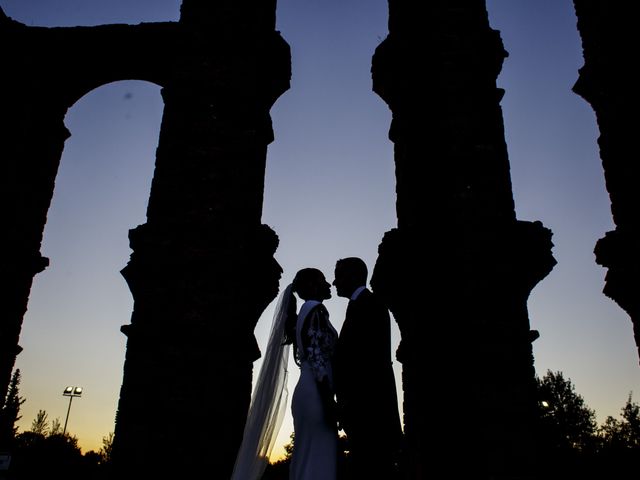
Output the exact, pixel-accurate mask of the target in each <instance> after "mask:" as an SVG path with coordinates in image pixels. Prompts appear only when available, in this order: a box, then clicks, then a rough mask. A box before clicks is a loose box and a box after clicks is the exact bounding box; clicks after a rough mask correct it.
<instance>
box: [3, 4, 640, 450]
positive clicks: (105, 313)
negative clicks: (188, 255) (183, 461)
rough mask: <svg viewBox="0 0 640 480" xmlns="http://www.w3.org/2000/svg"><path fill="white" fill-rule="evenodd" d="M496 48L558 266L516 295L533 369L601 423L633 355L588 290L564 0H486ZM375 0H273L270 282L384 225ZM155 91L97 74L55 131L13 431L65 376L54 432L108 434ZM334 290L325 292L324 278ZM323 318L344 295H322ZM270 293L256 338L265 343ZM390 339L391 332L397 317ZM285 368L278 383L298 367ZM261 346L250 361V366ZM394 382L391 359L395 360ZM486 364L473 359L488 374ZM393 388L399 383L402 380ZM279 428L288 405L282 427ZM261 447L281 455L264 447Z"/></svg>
mask: <svg viewBox="0 0 640 480" xmlns="http://www.w3.org/2000/svg"><path fill="white" fill-rule="evenodd" d="M179 5H180V1H179V0H138V1H136V2H130V1H129V0H110V1H109V2H104V1H100V0H29V1H28V2H25V0H0V6H2V8H3V9H4V10H5V13H6V14H7V15H9V16H11V17H12V18H14V19H16V20H19V21H21V22H23V23H25V24H27V25H38V26H73V25H96V24H103V23H131V24H136V23H140V22H143V21H144V22H152V21H171V20H177V19H178V16H179ZM487 7H488V10H489V15H490V21H491V25H492V27H493V28H495V29H497V30H500V32H501V36H502V40H503V42H504V44H505V48H506V50H507V51H508V52H509V54H510V56H509V57H508V58H507V59H506V60H505V63H504V67H503V71H502V74H501V75H500V77H499V78H498V86H499V87H502V88H504V89H505V90H506V94H505V97H504V98H503V100H502V102H501V104H502V107H503V113H504V120H505V134H506V140H507V146H508V151H509V157H510V162H511V176H512V182H513V189H514V199H515V204H516V211H517V216H518V218H519V219H521V220H540V221H542V222H543V223H544V224H545V225H546V226H547V227H549V228H551V230H552V231H553V232H554V237H553V242H554V244H555V247H554V256H555V258H556V259H557V261H558V265H557V266H556V267H555V268H554V270H553V271H552V272H551V274H550V275H549V276H548V277H547V278H546V279H544V280H543V281H542V282H541V283H540V284H539V285H538V286H537V287H536V288H535V289H534V291H533V293H532V295H531V297H530V301H529V311H530V320H531V326H532V328H535V329H537V330H539V331H540V334H541V337H540V338H539V339H538V340H537V341H536V342H535V343H534V354H535V362H536V370H537V372H538V374H540V375H544V373H545V372H546V371H547V369H551V370H553V371H558V370H559V371H562V372H563V373H564V374H565V377H568V378H570V379H571V380H572V382H573V383H574V385H575V387H576V390H577V392H578V393H580V394H581V395H582V396H583V397H584V399H585V401H586V403H587V405H588V406H590V407H591V408H593V409H595V410H596V413H597V417H598V420H599V421H600V422H601V421H603V420H604V418H605V417H606V416H607V415H612V416H615V417H617V416H618V414H619V411H620V409H621V408H622V406H623V405H624V403H625V402H626V399H627V396H628V394H629V393H630V392H632V391H633V392H634V398H635V399H636V400H638V395H640V370H639V369H638V357H637V353H636V347H635V344H634V342H633V335H632V327H631V322H630V320H629V318H628V317H627V315H626V314H625V313H624V312H623V311H622V310H621V309H620V308H619V307H618V306H617V305H616V304H615V303H613V302H612V301H611V300H609V299H608V298H606V297H605V296H604V295H603V294H602V287H603V285H604V283H603V282H604V275H605V273H606V272H605V270H604V269H602V268H601V267H600V266H598V265H597V264H596V263H595V261H594V256H593V247H594V245H595V243H596V241H597V240H598V239H599V238H600V237H602V236H603V235H604V233H605V232H606V231H608V230H611V229H612V228H613V224H612V220H611V214H610V205H609V199H608V195H607V192H606V190H605V186H604V177H603V173H602V167H601V163H600V159H599V154H598V147H597V143H596V140H597V136H598V130H597V125H596V122H595V115H594V113H593V111H592V110H591V108H590V107H589V105H588V104H587V103H586V102H585V101H584V100H582V99H581V98H580V97H578V96H577V95H575V94H574V93H573V92H572V91H571V87H572V86H573V84H574V82H575V81H576V79H577V75H578V69H579V68H580V67H581V66H582V64H583V60H582V51H581V46H580V38H579V36H578V32H577V30H576V19H575V16H574V13H573V6H572V2H571V0H488V1H487ZM386 15H387V3H386V1H385V0H366V1H365V0H280V1H279V2H278V16H277V24H278V29H279V30H280V31H281V33H282V35H283V37H284V38H285V39H286V40H287V41H288V42H289V44H290V45H291V49H292V62H293V76H292V84H291V89H290V90H289V91H288V92H286V93H285V94H284V95H283V96H282V97H281V98H280V99H279V100H278V102H277V103H276V104H275V105H274V107H273V108H272V111H271V113H272V118H273V123H274V129H275V141H274V142H273V143H272V144H271V145H270V146H269V150H268V159H267V174H266V178H265V202H264V212H263V222H264V223H266V224H268V225H270V226H271V227H272V228H274V230H275V231H276V233H277V234H278V235H279V237H280V246H279V248H278V251H277V252H276V259H277V260H278V261H279V263H280V264H281V265H282V267H283V268H284V274H283V278H282V281H281V287H282V288H284V286H285V285H286V284H287V283H289V282H290V280H291V279H292V278H293V275H294V274H295V272H296V271H297V270H298V269H299V268H302V267H305V266H316V267H318V268H320V269H321V270H323V271H324V272H325V275H326V276H327V278H328V279H329V280H331V278H332V272H333V265H334V262H335V260H336V259H337V258H340V257H344V256H349V255H357V256H361V257H362V258H363V259H365V261H366V262H367V263H368V265H369V266H370V267H373V265H374V263H375V259H376V255H377V247H378V243H379V242H380V240H381V238H382V236H383V234H384V232H385V231H387V230H389V229H390V228H392V227H394V226H395V210H394V209H395V190H394V189H395V185H394V165H393V145H392V144H391V142H390V141H389V140H388V137H387V134H388V129H389V124H390V121H391V114H390V112H389V110H388V109H387V107H386V105H385V104H384V102H383V101H382V100H381V99H380V98H379V97H377V96H376V95H375V94H374V93H373V92H372V91H371V77H370V63H371V55H372V54H373V51H374V49H375V47H376V46H377V45H378V44H379V43H380V41H381V40H382V39H383V38H384V37H385V35H386V33H387V23H386ZM161 115H162V101H161V98H160V92H159V87H157V86H155V85H152V84H149V83H145V82H138V81H128V82H117V83H113V84H110V85H106V86H103V87H101V88H99V89H97V90H94V91H93V92H91V93H89V94H88V95H86V96H85V97H84V98H82V99H81V100H79V101H78V102H77V103H76V104H75V105H74V106H73V107H72V108H71V109H70V110H69V112H68V114H67V117H66V120H65V122H66V125H67V127H68V128H69V130H70V131H71V133H72V136H71V138H69V139H68V140H67V142H66V144H65V151H64V154H63V158H62V163H61V167H60V170H59V175H58V178H57V181H56V191H55V194H54V198H53V202H52V206H51V210H50V212H49V216H48V223H47V227H46V230H45V238H44V244H43V248H42V252H43V254H44V255H45V256H47V257H49V258H50V259H51V265H50V267H49V268H48V269H47V270H45V271H44V272H42V273H40V274H39V275H37V276H36V279H35V281H34V286H33V289H32V294H31V300H30V303H29V310H28V312H27V315H26V317H25V320H24V325H23V330H22V336H21V341H20V343H21V345H22V346H23V347H24V351H23V353H21V354H20V356H19V357H18V361H17V364H16V366H17V367H18V368H20V369H21V372H22V376H23V381H22V385H21V393H22V395H23V396H24V397H26V399H27V402H26V403H25V404H24V405H23V410H22V413H23V420H22V421H21V423H20V426H21V428H22V429H28V428H29V426H30V423H31V421H32V420H33V418H34V417H35V414H36V412H37V411H38V410H40V409H43V410H46V411H47V412H48V413H49V417H50V418H51V419H54V418H56V417H57V418H59V419H60V420H61V421H62V422H64V419H65V415H66V411H67V406H68V399H67V398H66V397H63V396H62V390H63V389H64V387H65V386H67V385H81V386H83V387H84V389H85V393H84V394H83V397H82V398H80V399H76V400H74V402H73V406H72V409H71V413H70V417H69V426H68V430H69V431H70V432H71V433H72V434H75V435H77V436H78V437H79V440H80V444H81V445H82V446H83V449H84V450H85V451H86V450H89V449H97V448H99V447H100V442H101V438H102V437H103V436H105V435H107V433H109V432H111V431H113V422H114V415H115V409H116V406H117V400H118V394H119V388H120V383H121V376H122V365H123V361H124V349H125V344H126V343H125V337H124V335H122V334H121V333H120V332H119V328H120V326H121V325H123V324H127V323H129V317H130V313H131V309H132V306H133V300H132V297H131V294H130V293H129V291H128V288H127V286H126V283H125V282H124V280H123V278H122V277H121V276H120V274H119V271H120V269H122V268H123V267H124V266H125V265H126V263H127V261H128V258H129V254H130V249H129V247H128V240H127V232H128V230H129V229H130V228H133V227H135V226H136V225H139V224H141V223H144V221H145V209H146V205H147V197H148V193H149V187H150V181H151V176H152V173H153V162H154V154H155V148H156V144H157V139H158V131H159V125H160V119H161ZM334 293H335V292H334ZM327 306H328V308H329V312H330V314H331V318H332V321H333V323H334V325H335V326H336V327H337V328H339V327H340V326H341V324H342V319H343V314H344V310H345V308H346V301H345V300H344V299H342V298H337V297H335V295H334V298H332V299H331V300H329V301H328V302H327ZM272 312H273V306H270V307H269V308H267V310H266V311H265V313H264V314H263V316H262V318H261V320H260V322H259V324H258V327H257V329H256V335H257V336H258V340H259V342H260V344H261V346H262V347H264V346H265V345H266V341H267V335H268V331H269V328H270V324H271V315H272ZM393 333H394V347H395V345H397V342H398V341H399V338H398V331H397V329H396V328H395V327H394V332H393ZM291 365H292V377H291V381H290V384H291V387H290V392H291V393H292V392H293V385H294V383H295V381H296V379H297V372H296V371H295V368H293V363H291ZM259 367H260V361H258V362H256V370H257V369H258V368H259ZM395 367H396V376H397V380H398V384H399V382H400V372H401V365H400V364H398V363H397V362H396V364H395ZM494 373H495V372H487V375H492V374H494ZM399 388H400V387H399ZM291 430H292V426H291V420H290V416H289V417H288V418H287V419H286V420H285V423H284V425H283V427H282V431H281V435H280V437H281V441H280V443H281V444H283V443H285V442H286V441H287V440H288V437H289V434H290V432H291ZM274 453H276V454H277V453H278V450H277V448H276V451H274Z"/></svg>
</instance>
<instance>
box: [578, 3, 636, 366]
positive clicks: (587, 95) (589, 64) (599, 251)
mask: <svg viewBox="0 0 640 480" xmlns="http://www.w3.org/2000/svg"><path fill="white" fill-rule="evenodd" d="M574 6H575V11H576V15H577V18H578V30H579V33H580V35H581V37H582V51H583V56H584V66H583V67H582V68H581V69H580V75H579V78H578V80H577V82H576V84H575V85H574V87H573V91H574V92H575V93H577V94H578V95H580V96H581V97H582V98H584V99H585V100H586V101H587V102H589V104H590V105H591V107H592V108H593V110H594V112H595V114H596V119H597V122H598V128H599V130H600V137H599V138H598V145H599V146H600V158H601V159H602V167H603V169H604V176H605V180H606V186H607V191H608V192H609V198H610V200H611V212H612V214H613V222H614V224H615V229H614V230H613V231H610V232H607V233H606V234H605V236H604V237H603V238H601V239H600V240H599V241H598V243H597V244H596V247H595V256H596V262H597V263H598V264H599V265H602V266H603V267H605V268H607V269H608V270H607V275H606V279H605V282H606V283H605V287H604V294H605V295H606V296H608V297H609V298H611V299H612V300H614V301H615V302H616V303H617V304H618V305H619V306H620V307H621V308H622V309H623V310H624V311H625V312H627V313H628V314H629V316H630V317H631V322H632V323H633V332H634V338H635V343H636V346H637V347H638V354H639V356H640V295H638V292H640V247H639V245H640V209H639V208H638V205H640V193H639V192H638V186H637V184H638V182H639V181H640V167H639V166H638V162H637V160H634V159H633V157H632V156H633V152H634V151H635V149H636V144H635V139H636V137H637V131H636V125H637V122H636V121H634V120H633V119H634V118H635V115H636V113H637V111H638V108H639V107H640V105H639V104H640V102H639V100H640V99H639V96H638V90H637V86H636V80H635V69H634V59H635V57H636V56H637V52H638V39H637V34H636V30H637V25H636V22H635V19H634V18H633V16H632V15H629V12H628V11H627V9H626V6H627V4H626V3H623V2H620V1H609V2H593V1H584V0H574Z"/></svg>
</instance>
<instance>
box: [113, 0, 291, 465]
mask: <svg viewBox="0 0 640 480" xmlns="http://www.w3.org/2000/svg"><path fill="white" fill-rule="evenodd" d="M180 24H181V25H182V27H183V28H184V29H185V31H186V32H187V35H186V37H185V38H186V40H185V42H184V51H183V52H181V54H179V55H178V56H177V58H178V60H177V64H176V65H175V66H174V67H175V72H174V75H173V77H172V78H171V80H170V81H168V82H167V84H166V85H165V87H164V88H163V91H162V95H163V98H164V101H165V109H164V115H163V120H162V125H161V131H160V141H159V145H158V150H157V157H156V168H155V173H154V178H153V182H152V187H151V195H150V200H149V206H148V210H147V222H146V223H145V224H144V225H141V226H139V227H137V228H135V229H133V230H131V232H130V244H131V248H132V250H133V254H132V255H131V260H130V262H129V263H128V265H127V266H126V267H125V268H124V269H123V271H122V273H123V275H124V277H125V278H126V280H127V282H128V284H129V286H130V288H131V292H132V294H133V297H134V300H135V304H134V312H133V315H132V318H131V324H130V325H126V326H124V327H123V332H124V333H125V334H126V335H127V356H126V360H125V366H124V379H123V384H122V388H121V393H120V401H119V406H118V414H117V421H116V430H115V443H114V452H113V455H114V462H115V467H116V472H117V474H118V475H120V476H122V475H128V476H132V477H133V476H137V477H147V476H149V477H153V478H183V477H184V478H187V477H191V476H193V477H196V476H200V475H202V474H204V475H214V477H215V478H229V476H230V473H231V469H232V467H233V463H234V460H235V454H236V450H237V448H238V446H239V444H240V441H241V436H242V430H243V425H244V420H245V418H246V414H247V409H248V405H249V401H250V393H251V381H252V368H253V362H254V361H255V360H256V359H257V358H258V357H259V355H260V352H259V349H258V346H257V343H256V340H255V337H254V334H253V329H254V327H255V325H256V323H257V321H258V319H259V318H260V315H261V314H262V312H263V310H264V309H265V308H266V306H267V305H268V304H269V302H270V301H271V300H272V299H273V298H275V296H276V295H277V293H278V287H279V279H280V274H281V268H280V266H279V265H278V264H277V262H276V261H275V259H274V258H273V254H274V252H275V250H276V247H277V244H278V238H277V236H276V234H275V233H274V232H273V231H272V230H271V229H270V228H269V227H267V226H266V225H262V224H261V214H262V201H263V192H264V174H265V161H266V153H267V145H268V144H269V143H270V142H271V141H272V140H273V131H272V128H271V120H270V116H269V109H270V108H271V106H272V104H273V103H274V102H275V100H276V99H277V98H278V96H279V95H280V94H282V93H283V92H284V91H285V90H286V89H287V88H288V86H289V79H290V54H289V48H288V45H287V44H286V43H285V42H284V40H283V39H282V38H281V37H280V36H279V34H278V33H277V32H276V31H275V2H263V1H258V0H255V1H251V2H244V3H242V4H237V3H236V2H234V1H233V0H224V1H218V2H211V1H202V0H199V1H195V0H193V1H185V2H184V3H183V6H182V16H181V20H180Z"/></svg>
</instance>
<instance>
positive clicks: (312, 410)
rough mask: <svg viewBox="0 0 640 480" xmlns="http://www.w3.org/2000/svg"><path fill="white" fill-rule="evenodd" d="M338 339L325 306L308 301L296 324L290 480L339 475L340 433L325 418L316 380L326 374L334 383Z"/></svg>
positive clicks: (327, 479)
mask: <svg viewBox="0 0 640 480" xmlns="http://www.w3.org/2000/svg"><path fill="white" fill-rule="evenodd" d="M307 317H309V318H308V321H307V322H305V320H307ZM303 339H304V342H303ZM337 339H338V333H337V332H336V330H335V328H333V326H332V325H331V322H330V321H329V313H328V312H327V309H326V308H325V307H324V305H322V304H321V303H320V302H317V301H315V300H308V301H306V302H305V303H304V304H303V305H302V307H301V308H300V312H299V313H298V319H297V323H296V343H297V358H296V361H297V363H298V364H299V366H300V378H299V380H298V383H297V384H296V387H295V390H294V392H293V398H292V401H291V412H292V415H293V425H294V432H295V437H294V442H293V455H292V457H291V466H290V471H289V479H290V480H333V479H335V478H336V469H337V451H338V433H337V431H336V427H335V426H331V425H330V424H329V422H328V421H327V419H326V416H325V411H324V406H323V402H322V398H321V396H320V390H319V388H318V383H317V382H318V381H320V380H322V379H323V378H325V377H326V378H327V379H328V380H329V384H330V385H332V383H333V371H332V361H331V357H332V356H333V352H334V350H335V346H336V342H337ZM305 345H306V346H305Z"/></svg>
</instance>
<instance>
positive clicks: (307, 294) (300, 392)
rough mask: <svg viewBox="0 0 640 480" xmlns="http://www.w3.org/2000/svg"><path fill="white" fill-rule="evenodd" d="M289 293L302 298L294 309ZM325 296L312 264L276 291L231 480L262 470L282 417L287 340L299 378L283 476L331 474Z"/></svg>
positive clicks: (333, 436) (323, 477) (325, 478)
mask: <svg viewBox="0 0 640 480" xmlns="http://www.w3.org/2000/svg"><path fill="white" fill-rule="evenodd" d="M294 293H296V294H297V295H298V296H299V297H300V298H301V299H302V300H304V303H303V304H302V306H301V307H300V311H299V312H297V313H296V310H297V302H296V297H295V295H294ZM329 298H331V285H330V284H329V282H327V280H326V279H325V276H324V275H323V273H322V272H321V271H320V270H318V269H316V268H304V269H302V270H300V271H298V273H297V274H296V276H295V278H294V279H293V282H292V283H291V285H289V286H288V287H287V288H286V289H285V290H284V292H283V293H282V295H281V296H280V299H279V301H278V306H277V307H276V311H275V313H274V318H273V326H272V328H271V335H270V338H269V343H268V345H267V350H266V353H265V356H264V360H263V364H262V367H261V369H260V374H259V376H258V381H257V383H256V386H255V388H254V393H253V396H252V399H251V407H250V409H249V415H248V417H247V423H246V426H245V430H244V437H243V440H242V445H241V446H240V450H239V452H238V456H237V458H236V464H235V467H234V471H233V475H232V477H231V479H232V480H258V479H259V478H260V477H261V476H262V474H263V472H264V469H265V467H266V465H267V462H268V456H269V454H270V453H271V449H272V448H273V444H274V442H275V439H276V437H277V435H278V431H279V429H280V425H281V423H282V417H283V416H284V407H285V405H286V400H287V396H286V392H287V390H286V383H287V360H288V356H289V345H291V344H293V346H294V359H295V361H296V364H298V366H299V367H300V378H299V380H298V383H297V384H296V388H295V391H294V394H293V399H292V402H291V411H292V415H293V425H294V433H295V438H294V446H293V454H292V457H291V467H290V473H289V478H290V480H334V479H335V478H336V465H337V443H338V431H337V422H336V407H335V400H334V392H333V370H332V357H333V352H334V350H335V345H336V342H337V339H338V334H337V332H336V330H335V329H334V328H333V326H332V325H331V322H330V321H329V312H328V311H327V309H326V308H325V306H324V305H323V304H322V302H323V301H324V300H326V299H329Z"/></svg>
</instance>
